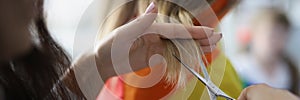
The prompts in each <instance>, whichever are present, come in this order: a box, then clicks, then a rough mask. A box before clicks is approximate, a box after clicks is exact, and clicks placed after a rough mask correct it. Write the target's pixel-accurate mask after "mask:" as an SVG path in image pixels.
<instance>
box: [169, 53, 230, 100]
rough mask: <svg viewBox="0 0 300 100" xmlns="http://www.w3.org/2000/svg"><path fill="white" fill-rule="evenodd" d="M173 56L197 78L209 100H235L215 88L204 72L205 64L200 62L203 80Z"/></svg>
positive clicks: (205, 71)
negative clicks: (218, 99) (205, 89)
mask: <svg viewBox="0 0 300 100" xmlns="http://www.w3.org/2000/svg"><path fill="white" fill-rule="evenodd" d="M173 56H174V57H175V58H176V59H177V60H178V61H179V62H180V63H181V64H182V65H183V66H184V67H185V68H186V69H188V70H189V71H190V72H191V73H192V74H193V75H194V76H195V77H197V78H198V80H200V81H201V82H202V83H203V84H204V85H205V86H206V88H207V89H208V93H209V96H210V100H217V97H222V98H225V99H226V100H235V99H234V98H232V97H230V96H228V95H227V94H226V93H224V92H223V91H222V90H221V89H220V88H219V87H217V86H216V85H215V84H214V83H213V82H212V81H211V80H210V77H209V74H208V72H207V70H206V67H205V64H204V63H203V62H202V61H200V67H201V71H202V72H203V74H204V77H205V78H203V77H202V76H201V75H200V74H199V73H198V72H196V71H195V70H194V69H192V68H191V67H189V66H188V65H187V64H185V63H183V62H182V61H181V60H180V59H179V58H178V57H177V56H176V55H174V54H173Z"/></svg>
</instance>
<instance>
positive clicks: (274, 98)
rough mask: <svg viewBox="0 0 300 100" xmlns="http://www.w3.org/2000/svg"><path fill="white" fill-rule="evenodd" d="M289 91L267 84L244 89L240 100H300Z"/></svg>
mask: <svg viewBox="0 0 300 100" xmlns="http://www.w3.org/2000/svg"><path fill="white" fill-rule="evenodd" d="M299 99H300V98H298V97H296V96H295V95H293V94H292V93H290V92H289V91H287V90H281V89H275V88H272V87H269V86H267V85H265V84H260V85H253V86H249V87H248V88H246V89H244V90H243V91H242V93H241V95H240V97H239V98H238V100H299Z"/></svg>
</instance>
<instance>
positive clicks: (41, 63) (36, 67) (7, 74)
mask: <svg viewBox="0 0 300 100" xmlns="http://www.w3.org/2000/svg"><path fill="white" fill-rule="evenodd" d="M36 9H37V11H36V12H37V16H36V17H35V18H34V20H33V23H32V24H31V26H30V29H31V32H32V37H36V38H34V39H36V40H34V41H37V40H38V42H32V43H33V44H34V46H33V48H32V49H31V51H30V52H29V53H28V54H26V55H24V56H22V57H19V58H15V59H13V60H11V61H8V62H3V64H2V65H3V66H1V67H0V86H1V87H2V91H3V92H4V98H5V99H8V100H15V99H18V100H19V99H25V100H26V99H38V100H40V99H51V100H52V99H63V100H65V99H84V96H83V95H82V94H81V92H80V89H79V88H78V86H77V84H76V80H75V77H74V75H73V73H67V72H69V71H68V70H70V65H71V63H70V59H69V57H68V55H67V54H66V53H65V51H64V50H63V49H62V47H61V46H60V45H58V44H57V43H56V42H55V41H54V40H53V38H52V37H51V35H50V34H49V32H48V30H47V28H46V24H45V21H44V14H43V0H37V1H36ZM65 74H71V75H69V76H71V77H67V78H68V79H65V78H64V77H63V76H64V75H65ZM66 83H71V84H66ZM0 97H1V96H0Z"/></svg>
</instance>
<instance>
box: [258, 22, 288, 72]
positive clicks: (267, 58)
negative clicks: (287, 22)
mask: <svg viewBox="0 0 300 100" xmlns="http://www.w3.org/2000/svg"><path fill="white" fill-rule="evenodd" d="M254 33H255V34H254V35H253V54H254V55H255V58H256V59H257V61H259V63H261V64H263V65H264V66H265V67H264V68H265V69H266V71H267V72H268V73H270V74H271V72H272V71H273V70H274V69H273V68H274V67H273V66H276V64H277V62H279V61H280V60H281V59H280V58H281V57H280V54H282V52H283V50H284V49H285V45H286V42H287V40H288V35H289V34H288V33H289V29H288V28H287V27H285V26H283V25H281V24H278V23H275V22H272V21H263V22H261V24H260V25H259V26H258V27H257V29H256V30H255V31H254Z"/></svg>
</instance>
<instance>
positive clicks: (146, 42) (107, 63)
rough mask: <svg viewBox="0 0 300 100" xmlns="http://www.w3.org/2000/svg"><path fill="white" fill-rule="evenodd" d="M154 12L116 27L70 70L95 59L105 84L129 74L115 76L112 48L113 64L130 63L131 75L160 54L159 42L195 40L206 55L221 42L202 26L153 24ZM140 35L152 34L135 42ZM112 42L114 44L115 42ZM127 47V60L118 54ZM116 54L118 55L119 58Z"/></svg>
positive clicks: (210, 30)
mask: <svg viewBox="0 0 300 100" xmlns="http://www.w3.org/2000/svg"><path fill="white" fill-rule="evenodd" d="M156 12H157V10H156V8H154V9H152V10H151V11H150V12H149V13H145V14H144V15H142V16H139V17H138V18H137V19H135V20H133V21H131V22H129V23H127V24H125V25H123V26H121V27H118V28H117V29H115V30H114V31H112V33H110V36H108V37H107V38H105V40H103V41H102V42H101V43H100V45H98V47H96V50H95V52H89V53H87V54H84V55H83V56H82V57H80V58H79V59H78V60H76V61H75V63H74V64H73V67H74V68H75V69H76V68H85V67H87V66H89V65H90V64H89V63H90V59H95V61H96V66H97V70H98V72H99V74H100V76H101V78H102V81H103V82H105V81H106V80H107V79H108V78H110V77H112V76H116V75H120V74H125V73H129V71H123V72H119V73H118V74H117V73H116V72H115V69H114V67H124V66H113V63H112V45H114V46H115V47H117V49H114V50H116V51H115V52H114V53H117V54H115V55H118V59H117V60H118V61H117V62H115V63H117V65H118V64H119V65H124V64H123V63H124V62H125V61H126V60H125V59H130V65H131V66H134V67H131V68H132V71H137V70H139V69H142V68H145V67H148V66H149V65H148V64H149V59H150V57H151V56H152V55H154V54H160V55H162V54H163V52H164V50H165V49H166V44H165V43H164V42H163V40H164V39H190V40H195V41H196V42H198V43H199V44H200V46H201V48H202V50H203V51H204V53H210V52H212V50H214V49H215V47H216V43H217V42H219V40H220V39H221V38H222V35H221V34H220V33H219V34H214V30H213V28H208V27H203V26H190V27H185V26H183V25H181V24H172V23H164V24H162V23H153V22H154V20H155V18H156V16H157V13H156ZM144 33H156V34H147V35H143V36H141V37H140V38H138V39H136V38H137V37H139V36H140V35H141V34H144ZM157 33H160V34H157ZM184 34H185V35H184ZM187 34H188V35H187ZM114 40H118V42H115V41H114ZM130 43H133V45H132V46H131V45H130ZM127 47H130V50H129V57H128V56H125V55H123V54H122V52H124V48H127ZM119 52H121V53H120V54H119ZM115 63H114V64H115ZM158 63H161V62H157V64H158ZM87 77H88V76H87ZM98 85H101V84H98ZM102 85H103V84H102ZM101 88H102V86H101Z"/></svg>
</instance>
